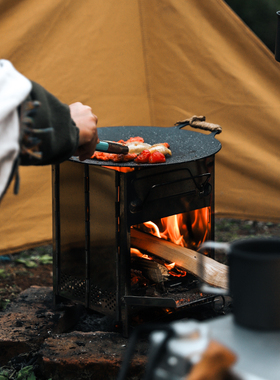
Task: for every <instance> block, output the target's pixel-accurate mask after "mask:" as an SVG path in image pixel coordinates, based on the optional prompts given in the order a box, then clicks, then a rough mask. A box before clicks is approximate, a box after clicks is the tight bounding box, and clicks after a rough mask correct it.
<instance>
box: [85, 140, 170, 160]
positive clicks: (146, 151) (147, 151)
mask: <svg viewBox="0 0 280 380" xmlns="http://www.w3.org/2000/svg"><path fill="white" fill-rule="evenodd" d="M118 143H119V144H123V145H126V146H128V147H129V153H127V154H115V153H105V152H98V151H95V152H94V154H93V156H92V157H91V158H92V159H96V160H100V161H113V162H120V163H121V162H129V161H135V162H136V163H152V164H155V163H161V162H165V161H166V158H165V156H171V155H172V153H171V150H170V147H169V144H168V143H159V144H154V145H150V144H147V143H145V142H144V139H143V138H142V137H140V136H136V137H130V138H129V139H128V140H127V141H124V140H119V141H118Z"/></svg>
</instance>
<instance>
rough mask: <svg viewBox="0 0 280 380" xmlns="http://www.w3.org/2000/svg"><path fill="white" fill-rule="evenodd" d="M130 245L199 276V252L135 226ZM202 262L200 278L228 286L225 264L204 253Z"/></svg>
mask: <svg viewBox="0 0 280 380" xmlns="http://www.w3.org/2000/svg"><path fill="white" fill-rule="evenodd" d="M131 246H133V247H135V248H138V249H140V250H141V249H142V250H144V251H147V252H150V253H152V254H153V255H156V256H159V257H161V258H163V259H164V260H167V261H170V262H175V263H176V265H177V266H178V267H181V268H183V269H185V270H187V271H189V272H191V273H192V274H194V275H195V276H198V277H200V271H199V264H198V263H199V255H202V254H201V253H199V252H196V251H193V250H192V249H189V248H186V247H181V246H178V245H176V244H174V243H171V242H169V241H166V240H163V239H160V238H158V237H156V236H153V235H150V234H146V233H144V232H141V231H139V230H136V229H135V228H132V229H131ZM203 264H204V276H203V277H204V278H203V279H202V280H203V281H205V282H206V283H207V284H209V285H212V286H218V287H220V288H223V289H226V288H227V286H228V267H227V265H224V264H221V263H219V262H218V261H216V260H214V259H212V258H210V257H208V256H205V255H204V257H203Z"/></svg>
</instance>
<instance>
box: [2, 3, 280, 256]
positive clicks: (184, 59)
mask: <svg viewBox="0 0 280 380" xmlns="http://www.w3.org/2000/svg"><path fill="white" fill-rule="evenodd" d="M0 34H1V36H2V38H1V47H0V52H1V54H0V57H1V58H5V59H8V60H10V61H11V62H12V63H13V65H14V66H15V67H16V69H17V70H18V71H20V72H21V73H22V74H23V75H25V76H26V77H27V78H29V79H31V80H34V81H37V82H39V83H40V84H41V85H42V86H44V87H45V88H46V89H47V90H48V91H49V92H51V93H53V94H54V95H55V96H57V97H58V98H59V99H60V100H61V101H62V102H64V103H67V104H70V103H73V102H75V101H80V102H82V103H84V104H88V105H89V106H91V107H92V110H93V112H94V113H95V114H96V115H97V116H98V119H99V122H98V123H99V124H98V126H99V127H105V126H120V125H130V126H132V125H147V126H163V127H166V126H172V125H173V124H174V123H175V122H176V121H177V120H181V119H185V118H189V117H191V116H193V115H204V116H206V121H208V122H212V123H216V124H219V125H221V126H222V128H223V132H222V133H221V134H220V135H218V136H217V138H218V140H220V141H221V143H222V150H221V151H220V152H219V153H218V154H217V155H216V172H215V173H216V177H215V178H216V188H215V211H216V215H217V216H221V217H230V218H241V219H254V220H263V221H271V222H279V220H280V217H279V215H280V202H279V201H278V198H279V189H280V160H279V146H280V145H279V142H280V141H279V140H280V125H279V123H280V122H279V120H280V107H279V106H280V66H279V63H278V62H276V61H275V59H274V56H273V54H272V53H271V52H270V51H269V50H268V49H267V48H266V47H265V46H264V44H263V43H262V42H261V41H260V40H259V39H258V38H257V37H256V35H255V34H254V33H253V32H252V31H251V30H250V29H249V28H248V27H247V26H246V25H245V24H244V23H243V22H242V21H241V19H240V18H239V17H238V16H237V15H236V14H235V13H234V12H233V11H232V10H231V9H230V8H229V7H228V6H227V5H226V4H225V3H224V1H223V0H199V1H198V0H161V1H156V0H153V1H151V0H119V1H117V2H116V1H114V0H106V1H105V2H100V1H97V0H83V1H79V2H77V1H71V0H48V1H41V2H38V1H35V0H24V1H23V0H21V1H15V0H13V1H11V0H0ZM171 148H172V147H171ZM50 173H51V168H21V169H20V174H21V178H22V183H21V188H20V193H19V195H18V196H14V195H12V192H11V191H9V193H8V194H7V195H6V196H5V198H4V200H3V202H2V203H1V205H0V210H1V212H0V226H1V227H0V228H1V229H0V234H1V239H0V253H2V254H3V253H7V252H12V251H16V250H19V249H22V247H28V246H32V245H33V246H34V245H38V244H43V243H46V242H50V241H51V239H52V226H51V225H52V216H51V214H52V207H51V202H52V197H51V178H50V177H51V176H50Z"/></svg>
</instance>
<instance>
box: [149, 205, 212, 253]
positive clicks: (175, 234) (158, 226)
mask: <svg viewBox="0 0 280 380" xmlns="http://www.w3.org/2000/svg"><path fill="white" fill-rule="evenodd" d="M210 217H211V214H210V208H209V207H205V208H202V209H198V210H194V211H189V212H187V213H183V214H177V215H172V216H168V217H166V218H162V219H160V222H159V223H155V222H151V221H149V222H145V223H143V225H144V226H145V232H148V233H150V234H151V235H154V236H157V237H158V238H161V239H165V240H168V241H171V242H172V243H174V244H176V245H180V246H181V247H187V248H192V249H193V248H194V247H195V248H196V249H197V248H198V247H199V246H200V245H201V244H202V243H203V242H205V240H206V239H207V236H208V235H209V233H210V228H211V223H210Z"/></svg>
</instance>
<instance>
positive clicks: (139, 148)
mask: <svg viewBox="0 0 280 380" xmlns="http://www.w3.org/2000/svg"><path fill="white" fill-rule="evenodd" d="M125 145H126V146H128V148H129V153H136V154H139V153H141V152H143V150H145V149H149V148H151V145H150V144H147V143H144V142H139V141H133V142H129V143H126V144H125Z"/></svg>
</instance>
